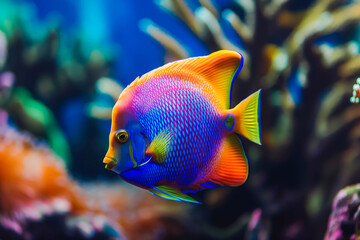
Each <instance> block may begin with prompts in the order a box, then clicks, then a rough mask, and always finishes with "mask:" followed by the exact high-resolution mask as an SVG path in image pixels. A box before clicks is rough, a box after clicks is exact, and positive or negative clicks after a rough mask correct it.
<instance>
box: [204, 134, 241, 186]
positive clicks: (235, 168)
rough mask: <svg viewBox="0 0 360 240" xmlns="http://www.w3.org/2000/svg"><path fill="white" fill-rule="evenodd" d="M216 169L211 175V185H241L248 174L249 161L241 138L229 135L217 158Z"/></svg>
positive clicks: (209, 182) (209, 181) (209, 180)
mask: <svg viewBox="0 0 360 240" xmlns="http://www.w3.org/2000/svg"><path fill="white" fill-rule="evenodd" d="M214 164H215V166H214V167H215V169H214V171H213V173H212V175H211V176H210V177H209V179H207V180H208V184H209V185H214V184H216V185H220V186H240V185H241V184H243V183H244V182H245V181H246V179H247V176H248V161H247V157H246V155H245V151H244V148H243V146H242V143H241V140H240V138H239V137H238V136H237V135H236V134H231V135H229V136H228V137H227V138H226V139H225V142H224V143H223V146H222V149H221V153H220V155H219V156H218V158H217V159H216V163H214Z"/></svg>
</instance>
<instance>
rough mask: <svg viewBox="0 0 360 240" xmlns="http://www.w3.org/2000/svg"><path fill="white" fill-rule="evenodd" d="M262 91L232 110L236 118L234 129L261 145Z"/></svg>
mask: <svg viewBox="0 0 360 240" xmlns="http://www.w3.org/2000/svg"><path fill="white" fill-rule="evenodd" d="M260 93H261V89H260V90H258V91H257V92H255V93H253V94H251V95H250V96H249V97H247V98H246V99H244V100H243V101H241V102H240V103H239V104H238V105H237V106H236V107H235V108H233V109H231V110H230V113H231V114H233V115H234V120H235V121H234V129H233V131H234V132H236V133H238V134H241V135H242V136H244V137H246V138H247V139H249V140H250V141H253V142H254V143H257V144H259V145H261V122H260V108H261V98H260Z"/></svg>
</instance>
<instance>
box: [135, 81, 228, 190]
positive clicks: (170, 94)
mask: <svg viewBox="0 0 360 240" xmlns="http://www.w3.org/2000/svg"><path fill="white" fill-rule="evenodd" d="M133 107H134V108H135V112H136V114H137V116H138V119H139V123H140V126H141V127H142V128H143V131H144V133H145V135H146V136H147V137H148V139H149V140H150V141H152V140H153V139H154V138H155V137H156V136H157V134H159V133H160V132H161V131H162V130H167V131H170V132H171V133H172V135H173V138H172V139H173V141H172V143H171V147H170V151H169V153H168V155H167V159H166V161H165V162H164V163H162V164H157V163H149V164H146V165H144V166H143V167H141V169H140V170H139V171H138V172H137V174H135V175H136V176H135V175H134V176H132V178H133V179H131V180H130V181H131V182H133V183H134V184H136V185H138V186H143V187H146V188H149V187H152V186H154V185H157V184H159V183H164V182H165V183H166V184H169V185H175V186H178V187H180V188H186V187H189V186H190V185H191V184H192V183H194V181H196V180H197V179H199V178H201V176H202V174H203V173H206V172H208V171H210V170H211V169H212V168H211V160H213V158H214V156H215V155H216V154H217V151H218V148H219V145H220V143H221V141H222V139H223V137H224V132H223V128H222V127H223V126H222V121H221V116H220V111H219V110H218V109H216V108H215V107H214V105H213V104H212V103H211V102H210V101H209V99H208V98H207V97H206V96H205V95H204V94H203V93H202V92H201V91H200V90H199V88H198V87H197V86H196V85H194V84H192V83H190V82H188V81H184V80H179V79H161V78H159V79H153V80H152V81H149V82H147V83H145V84H143V85H142V86H139V89H138V91H137V94H136V96H135V97H134V101H133ZM128 180H129V179H128ZM134 181H135V182H134Z"/></svg>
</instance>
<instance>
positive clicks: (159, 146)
mask: <svg viewBox="0 0 360 240" xmlns="http://www.w3.org/2000/svg"><path fill="white" fill-rule="evenodd" d="M171 141H172V134H171V132H170V131H168V130H163V131H161V132H160V133H159V134H158V135H157V136H156V137H155V138H154V140H153V141H152V142H151V144H150V146H149V148H148V150H147V151H146V153H147V154H150V155H152V156H153V159H154V162H156V163H163V162H164V161H165V160H166V157H167V154H168V152H169V150H170V146H171Z"/></svg>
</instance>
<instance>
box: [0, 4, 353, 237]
mask: <svg viewBox="0 0 360 240" xmlns="http://www.w3.org/2000/svg"><path fill="white" fill-rule="evenodd" d="M359 20H360V2H359V1H356V0H305V1H297V0H254V1H249V0H156V1H150V0H149V1H142V0H122V1H116V0H101V1H100V0H86V1H85V0H79V1H71V0H62V1H47V0H0V108H1V109H0V142H1V143H0V239H249V240H250V239H251V240H253V239H259V240H265V239H358V238H360V217H359V216H360V208H359V206H360V196H359V195H360V186H359V185H356V184H357V183H358V182H360V161H359V160H360V157H359V156H360V143H359V140H360V121H359V120H360V106H359V105H358V104H356V102H358V100H356V99H358V97H359V96H360V91H359V87H356V86H355V87H353V85H354V84H355V83H356V79H357V78H358V77H360V74H359V73H360V55H359V53H360V24H359V23H360V22H359ZM220 49H229V50H235V51H238V52H240V53H242V55H243V56H244V58H245V63H244V67H243V69H242V71H241V72H240V74H239V76H238V77H237V78H236V81H235V83H234V87H233V92H232V99H231V105H232V106H235V105H236V104H237V103H238V102H240V101H241V100H242V99H244V98H245V97H247V96H248V95H249V94H251V93H252V92H254V91H256V90H258V89H259V88H262V89H263V92H262V93H263V94H262V109H261V111H262V113H261V114H262V116H261V118H262V127H263V129H262V140H263V145H262V146H257V145H255V144H253V143H250V142H248V141H246V140H244V144H245V149H246V150H247V155H248V158H249V169H250V175H249V178H248V180H247V182H246V183H245V184H244V185H243V186H240V187H237V188H219V189H214V190H210V191H205V192H201V193H197V194H195V195H194V197H195V198H196V199H198V200H200V201H201V202H203V204H201V205H196V204H190V203H184V202H172V201H168V200H164V199H160V198H157V197H155V196H152V195H151V194H149V193H148V192H147V191H145V190H142V189H139V188H136V187H133V186H130V184H127V183H124V182H123V181H122V180H121V179H120V178H119V177H118V176H117V175H116V174H114V173H113V172H110V171H106V170H105V169H104V165H103V163H102V160H103V157H104V154H105V153H106V151H107V148H108V134H109V129H110V124H111V108H112V106H113V105H114V103H115V101H116V99H117V97H118V96H119V94H120V93H121V91H122V89H123V88H124V87H126V86H127V85H128V84H129V83H131V82H132V81H133V80H134V79H135V78H136V77H138V76H141V75H142V74H144V73H146V72H148V71H150V70H152V69H154V68H156V67H159V66H161V65H163V64H164V63H167V62H170V61H173V60H178V59H182V58H186V57H192V56H200V55H207V54H210V53H211V52H214V51H217V50H220ZM350 99H352V101H350ZM352 102H354V103H352ZM339 191H340V192H339Z"/></svg>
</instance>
